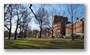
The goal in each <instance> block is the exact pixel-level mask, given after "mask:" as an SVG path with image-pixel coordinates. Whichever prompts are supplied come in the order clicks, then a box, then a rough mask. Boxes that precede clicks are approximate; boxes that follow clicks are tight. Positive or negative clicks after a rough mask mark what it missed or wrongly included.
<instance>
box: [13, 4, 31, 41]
mask: <svg viewBox="0 0 90 55" xmlns="http://www.w3.org/2000/svg"><path fill="white" fill-rule="evenodd" d="M15 8H16V11H15V12H16V14H15V15H16V16H17V21H16V29H15V37H14V39H15V40H16V37H17V30H18V28H19V27H20V29H21V28H22V31H21V30H20V32H21V33H22V34H23V32H24V31H26V29H27V26H28V22H29V21H30V20H29V19H30V18H29V17H28V15H29V14H30V13H29V12H28V11H27V10H26V9H25V7H24V6H23V5H21V4H18V5H15ZM27 17H28V18H27ZM21 20H22V21H21ZM23 30H24V31H23ZM23 35H26V33H25V32H24V34H23Z"/></svg>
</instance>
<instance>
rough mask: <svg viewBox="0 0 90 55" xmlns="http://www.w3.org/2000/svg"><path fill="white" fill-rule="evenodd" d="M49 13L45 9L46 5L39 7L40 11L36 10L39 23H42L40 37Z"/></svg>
mask: <svg viewBox="0 0 90 55" xmlns="http://www.w3.org/2000/svg"><path fill="white" fill-rule="evenodd" d="M47 14H48V12H47V11H46V10H45V9H44V7H42V5H41V7H40V8H39V9H38V11H37V12H36V16H37V21H38V22H39V25H40V38H41V33H42V27H43V25H44V23H45V20H46V18H47Z"/></svg>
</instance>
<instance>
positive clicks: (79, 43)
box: [4, 38, 84, 49]
mask: <svg viewBox="0 0 90 55" xmlns="http://www.w3.org/2000/svg"><path fill="white" fill-rule="evenodd" d="M4 48H5V49H84V40H83V39H75V40H74V41H72V40H71V39H65V38H54V39H51V38H25V39H18V40H8V39H5V40H4Z"/></svg>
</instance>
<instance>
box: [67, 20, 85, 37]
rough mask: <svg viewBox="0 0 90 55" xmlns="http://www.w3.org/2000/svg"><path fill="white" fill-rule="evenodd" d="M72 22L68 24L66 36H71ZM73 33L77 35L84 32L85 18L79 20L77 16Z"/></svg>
mask: <svg viewBox="0 0 90 55" xmlns="http://www.w3.org/2000/svg"><path fill="white" fill-rule="evenodd" d="M71 26H72V24H71V23H69V24H66V36H69V35H70V34H71V33H72V32H71V31H72V27H71ZM73 33H74V34H77V35H83V34H84V19H81V20H79V19H78V18H76V22H75V23H74V24H73Z"/></svg>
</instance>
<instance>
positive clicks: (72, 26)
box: [71, 17, 74, 40]
mask: <svg viewBox="0 0 90 55" xmlns="http://www.w3.org/2000/svg"><path fill="white" fill-rule="evenodd" d="M71 37H72V40H74V36H73V17H72V34H71Z"/></svg>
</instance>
